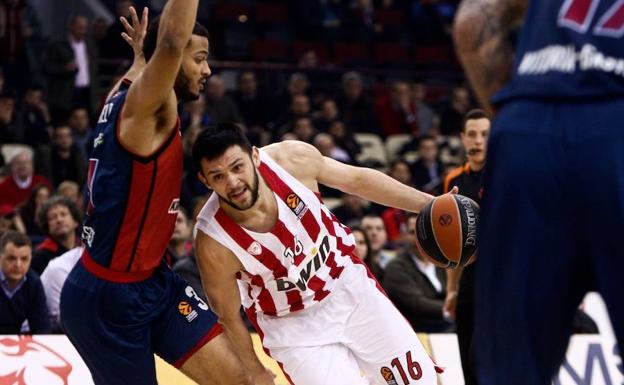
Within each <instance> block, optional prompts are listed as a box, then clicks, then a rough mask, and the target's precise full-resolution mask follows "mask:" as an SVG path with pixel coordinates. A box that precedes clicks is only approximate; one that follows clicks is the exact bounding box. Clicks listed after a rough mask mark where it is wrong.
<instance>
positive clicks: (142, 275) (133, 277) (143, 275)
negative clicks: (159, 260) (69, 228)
mask: <svg viewBox="0 0 624 385" xmlns="http://www.w3.org/2000/svg"><path fill="white" fill-rule="evenodd" d="M80 262H81V263H82V266H84V268H85V269H87V271H88V272H90V273H91V274H93V275H95V276H96V277H98V278H100V279H104V280H106V281H111V282H117V283H132V282H139V281H145V280H146V279H148V278H149V277H151V275H152V273H153V272H154V270H155V269H150V270H143V271H128V272H126V271H118V270H110V269H107V268H105V267H104V266H102V265H100V264H98V263H97V262H96V261H95V260H94V259H93V258H91V255H89V251H88V250H87V249H86V248H85V249H84V251H83V252H82V257H81V258H80Z"/></svg>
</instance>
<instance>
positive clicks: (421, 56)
mask: <svg viewBox="0 0 624 385" xmlns="http://www.w3.org/2000/svg"><path fill="white" fill-rule="evenodd" d="M452 57H453V56H452V53H451V48H450V47H447V46H444V45H430V46H420V47H416V50H415V52H414V61H416V63H417V64H424V65H427V64H452V62H453V59H452Z"/></svg>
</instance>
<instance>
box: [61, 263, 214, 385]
mask: <svg viewBox="0 0 624 385" xmlns="http://www.w3.org/2000/svg"><path fill="white" fill-rule="evenodd" d="M61 322H62V324H63V326H64V328H65V330H66V332H67V334H68V337H69V339H70V340H71V342H72V343H73V344H74V346H75V347H76V349H77V350H78V352H79V353H80V355H81V356H82V358H83V360H84V361H85V363H86V364H87V366H88V367H89V370H90V371H91V375H92V376H93V380H94V382H95V384H96V385H104V384H106V385H120V384H141V385H143V384H145V385H148V384H149V385H155V384H156V383H157V382H156V371H155V364H154V355H153V354H154V353H156V354H157V355H159V356H160V357H161V358H163V359H164V360H165V361H167V362H169V363H170V364H172V365H174V366H176V367H180V366H182V364H183V363H184V362H185V361H186V360H187V359H188V358H189V357H190V356H191V355H192V354H193V353H195V352H196V351H197V350H198V349H199V348H201V347H202V346H203V345H204V344H206V343H207V342H208V341H210V340H211V339H212V338H213V337H215V336H217V335H218V334H220V333H221V328H220V326H219V324H218V323H217V316H216V315H215V314H214V313H213V312H212V311H211V310H210V309H209V307H208V305H207V304H206V303H205V302H204V301H202V300H201V299H200V298H199V297H198V296H197V294H196V293H195V291H194V290H193V289H192V288H191V287H190V286H189V285H188V284H187V283H186V282H185V281H184V280H182V279H181V278H180V277H178V276H177V275H176V274H175V273H173V272H172V271H171V269H169V267H168V266H166V265H165V264H164V263H163V264H162V265H161V266H160V267H159V268H157V269H156V270H155V271H154V273H153V275H152V276H151V277H149V278H148V279H146V280H144V281H140V282H133V283H115V282H110V281H106V280H103V279H100V278H98V277H96V276H94V275H93V274H92V273H90V272H89V271H87V270H86V269H85V268H84V266H83V265H82V263H80V262H78V263H77V264H76V267H74V269H73V270H72V272H71V273H70V274H69V276H68V278H67V281H66V282H65V286H64V287H63V291H62V293H61Z"/></svg>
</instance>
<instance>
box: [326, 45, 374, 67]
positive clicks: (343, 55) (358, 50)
mask: <svg viewBox="0 0 624 385" xmlns="http://www.w3.org/2000/svg"><path fill="white" fill-rule="evenodd" d="M368 60H370V54H369V52H368V47H367V46H366V45H365V44H361V43H349V42H336V43H334V63H335V64H337V65H343V64H351V63H354V62H364V61H368Z"/></svg>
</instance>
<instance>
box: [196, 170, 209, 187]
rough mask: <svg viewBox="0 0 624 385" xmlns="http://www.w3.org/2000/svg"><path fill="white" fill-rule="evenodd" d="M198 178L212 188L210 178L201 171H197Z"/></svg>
mask: <svg viewBox="0 0 624 385" xmlns="http://www.w3.org/2000/svg"><path fill="white" fill-rule="evenodd" d="M197 179H199V181H200V182H202V183H203V184H204V185H206V187H208V188H210V186H208V180H207V179H206V178H205V177H204V174H202V172H201V171H197Z"/></svg>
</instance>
